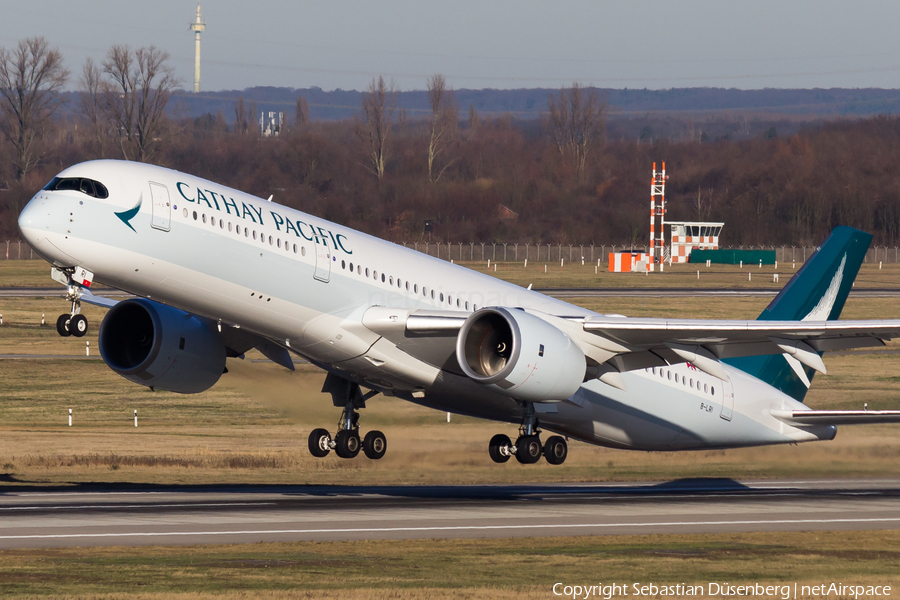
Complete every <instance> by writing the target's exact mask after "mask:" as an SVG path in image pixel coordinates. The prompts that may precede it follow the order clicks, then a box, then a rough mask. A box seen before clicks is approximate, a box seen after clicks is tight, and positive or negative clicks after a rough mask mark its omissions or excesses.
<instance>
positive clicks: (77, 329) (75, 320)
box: [68, 315, 88, 337]
mask: <svg viewBox="0 0 900 600" xmlns="http://www.w3.org/2000/svg"><path fill="white" fill-rule="evenodd" d="M68 329H69V331H70V332H71V333H72V335H74V336H75V337H84V334H86V333H87V330H88V320H87V317H85V316H84V315H75V316H74V317H72V319H71V320H70V321H69V327H68Z"/></svg>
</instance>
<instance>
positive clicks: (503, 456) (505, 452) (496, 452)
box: [488, 433, 512, 463]
mask: <svg viewBox="0 0 900 600" xmlns="http://www.w3.org/2000/svg"><path fill="white" fill-rule="evenodd" d="M510 446H512V442H511V441H510V439H509V436H508V435H503V434H502V433H498V434H497V435H495V436H494V437H492V438H491V442H490V444H488V452H489V453H490V455H491V460H492V461H494V462H495V463H505V462H506V461H508V460H509V457H510V456H512V455H511V454H510V453H509V448H510Z"/></svg>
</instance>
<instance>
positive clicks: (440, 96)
mask: <svg viewBox="0 0 900 600" xmlns="http://www.w3.org/2000/svg"><path fill="white" fill-rule="evenodd" d="M428 102H429V104H431V133H430V135H429V138H428V181H430V182H431V183H435V182H437V180H438V179H440V178H441V175H443V174H444V171H446V170H447V168H448V167H449V166H450V165H452V164H453V163H454V162H456V159H455V158H453V159H450V160H447V161H445V164H444V166H443V168H441V169H440V170H439V171H438V172H437V174H435V160H437V158H438V155H440V154H441V153H443V152H444V150H445V149H446V148H447V146H448V145H449V144H450V142H451V141H452V137H453V136H454V134H455V133H456V127H457V116H456V106H455V105H454V102H453V91H452V90H448V89H447V82H446V80H445V79H444V76H443V75H441V74H440V73H436V74H435V75H432V76H431V77H429V78H428Z"/></svg>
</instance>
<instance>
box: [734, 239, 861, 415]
mask: <svg viewBox="0 0 900 600" xmlns="http://www.w3.org/2000/svg"><path fill="white" fill-rule="evenodd" d="M871 241H872V236H871V235H869V234H868V233H866V232H864V231H860V230H858V229H853V228H852V227H837V228H835V229H834V231H832V232H831V235H830V236H828V239H827V240H825V243H823V244H822V245H821V246H819V248H818V249H817V250H816V251H815V252H814V253H813V254H812V256H810V257H809V260H807V261H806V263H805V264H804V265H803V267H801V268H800V270H799V271H797V273H796V274H795V275H794V276H793V277H792V278H791V280H790V281H789V282H788V283H787V285H785V286H784V288H783V289H782V290H781V292H780V293H779V294H778V295H777V296H775V299H774V300H772V302H771V303H770V304H769V306H767V307H766V309H765V310H764V311H762V314H760V315H759V320H763V321H826V320H828V321H830V320H836V319H837V318H838V317H839V316H840V315H841V310H843V308H844V302H846V300H847V295H848V294H849V293H850V288H851V287H853V281H854V280H855V279H856V275H857V273H859V267H860V265H862V262H863V260H864V259H865V257H866V252H867V251H868V249H869V243H870V242H871ZM722 362H725V363H727V364H729V365H732V366H735V367H737V368H738V369H740V370H742V371H744V372H746V373H749V374H750V375H753V376H754V377H756V378H757V379H760V380H762V381H764V382H766V383H768V384H769V385H771V386H772V387H775V388H777V389H779V390H781V391H782V392H784V393H785V394H787V395H789V396H791V397H793V398H796V399H797V400H799V401H800V402H803V399H804V398H805V397H806V392H807V391H808V390H809V384H810V382H811V381H812V378H813V373H815V371H813V370H812V369H811V368H809V367H807V366H804V365H802V364H800V362H799V361H797V360H796V359H792V358H790V359H789V358H787V357H785V355H783V354H774V355H768V356H747V357H741V358H730V359H725V360H723V361H722Z"/></svg>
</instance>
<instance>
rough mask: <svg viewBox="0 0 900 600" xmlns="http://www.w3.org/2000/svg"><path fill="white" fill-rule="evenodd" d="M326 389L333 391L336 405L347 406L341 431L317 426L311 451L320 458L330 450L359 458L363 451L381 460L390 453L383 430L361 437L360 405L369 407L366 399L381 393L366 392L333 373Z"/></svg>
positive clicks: (342, 418) (346, 456)
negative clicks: (332, 435) (360, 452)
mask: <svg viewBox="0 0 900 600" xmlns="http://www.w3.org/2000/svg"><path fill="white" fill-rule="evenodd" d="M322 391H323V392H330V393H331V397H332V401H333V402H334V404H335V406H341V404H340V403H341V402H342V403H343V406H344V411H343V412H342V413H341V420H340V421H339V422H338V431H337V433H335V434H334V437H333V438H332V437H331V434H330V433H328V430H326V429H314V430H313V431H312V433H310V434H309V453H310V454H312V455H313V456H315V457H316V458H323V457H325V456H327V455H328V453H329V452H331V451H332V450H334V453H335V454H337V455H338V456H339V457H341V458H356V457H357V456H358V455H359V451H360V450H362V452H363V454H365V455H366V457H367V458H370V459H372V460H378V459H380V458H381V457H383V456H384V454H385V453H386V452H387V438H386V437H385V435H384V434H383V433H381V432H380V431H370V432H368V433H367V434H366V435H365V437H364V438H363V439H362V440H360V437H359V413H358V412H356V410H357V409H359V408H365V407H366V400H368V399H369V398H371V397H372V396H374V395H375V394H377V393H378V392H377V391H376V390H372V391H370V392H368V393H366V394H365V395H363V393H362V391H361V390H360V389H359V385H358V384H356V383H353V382H351V381H347V380H346V379H343V378H341V377H337V376H336V375H332V374H329V375H328V377H326V378H325V385H324V386H323V388H322Z"/></svg>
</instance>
